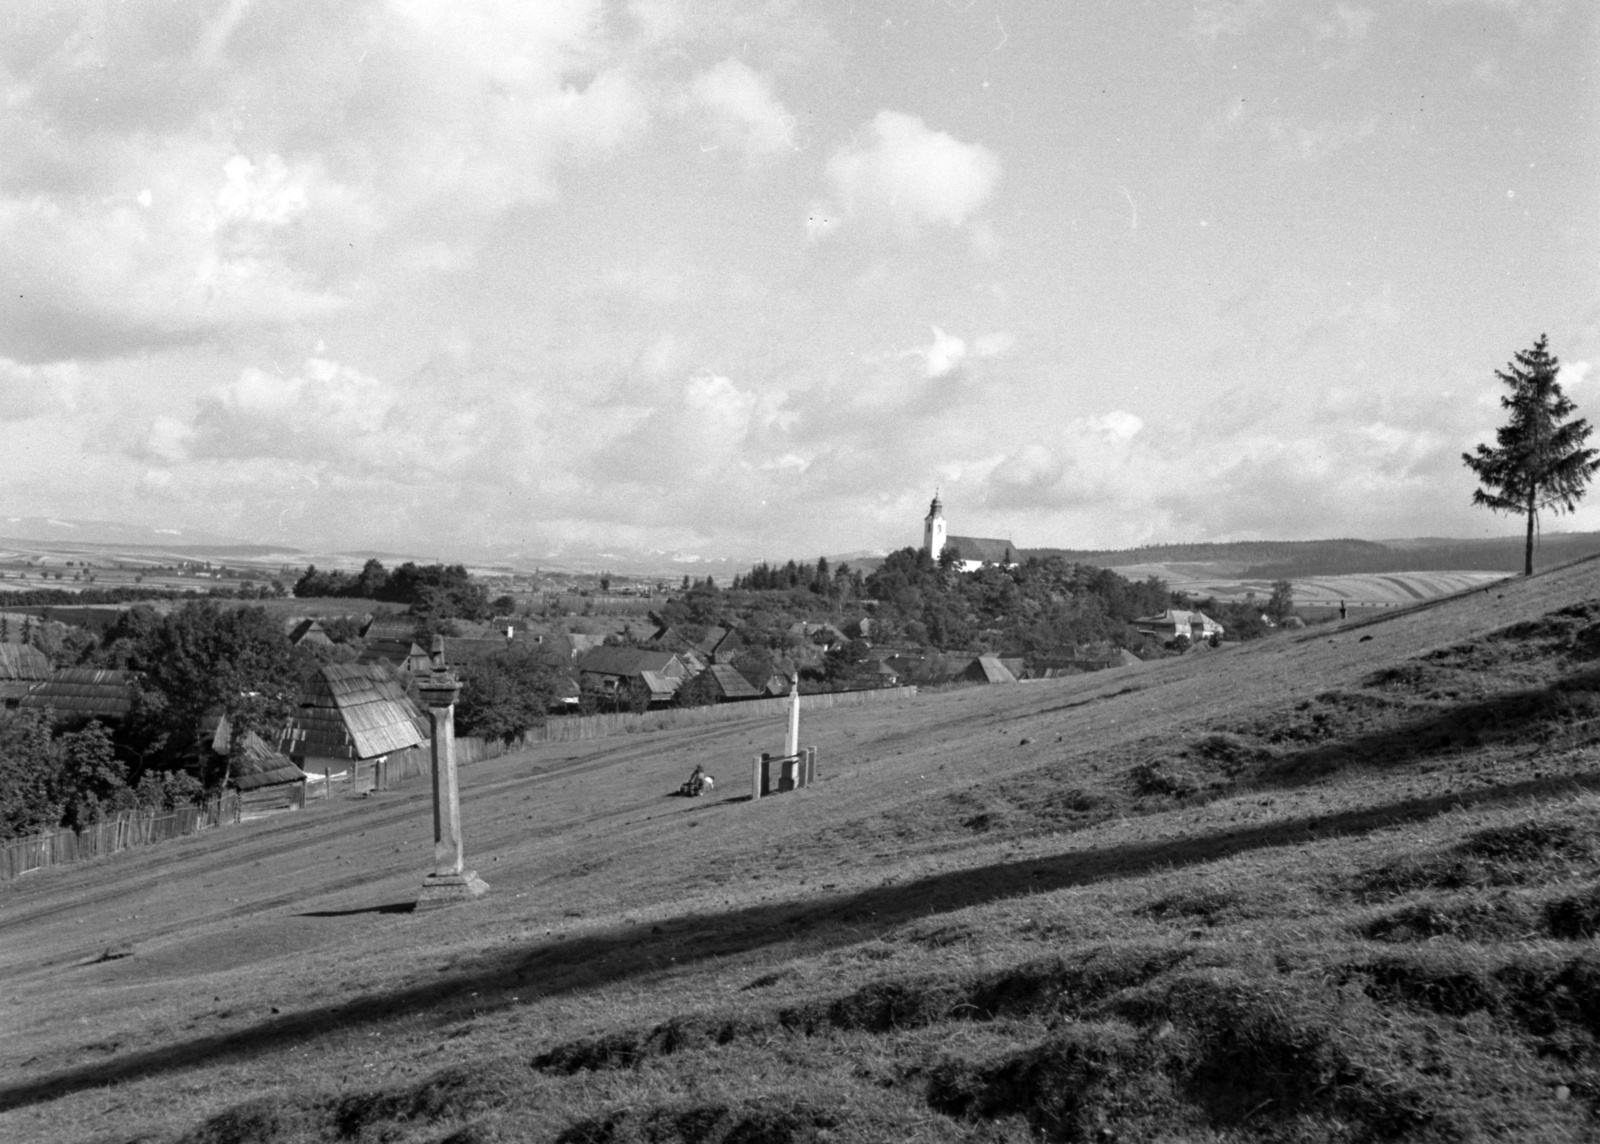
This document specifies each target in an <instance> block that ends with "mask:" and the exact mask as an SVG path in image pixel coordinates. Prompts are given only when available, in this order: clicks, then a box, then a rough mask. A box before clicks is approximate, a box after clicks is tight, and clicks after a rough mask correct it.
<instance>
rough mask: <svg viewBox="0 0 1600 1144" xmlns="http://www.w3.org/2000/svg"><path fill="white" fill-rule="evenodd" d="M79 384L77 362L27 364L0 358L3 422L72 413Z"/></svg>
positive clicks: (0, 408)
mask: <svg viewBox="0 0 1600 1144" xmlns="http://www.w3.org/2000/svg"><path fill="white" fill-rule="evenodd" d="M78 386H79V370H78V366H77V365H76V363H73V362H53V363H51V364H49V365H25V364H23V363H22V362H17V361H12V360H11V359H9V358H0V421H31V420H33V419H34V418H36V417H44V416H48V415H50V414H55V413H68V412H71V411H72V410H73V408H75V406H76V404H77V400H76V398H77V392H78Z"/></svg>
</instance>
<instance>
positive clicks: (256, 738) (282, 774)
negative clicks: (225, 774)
mask: <svg viewBox="0 0 1600 1144" xmlns="http://www.w3.org/2000/svg"><path fill="white" fill-rule="evenodd" d="M305 777H306V773H305V772H304V771H302V770H301V769H300V768H299V767H297V766H295V765H294V764H293V763H292V762H290V761H289V759H288V757H287V756H285V755H281V754H279V753H278V752H277V751H274V750H273V749H272V748H271V747H269V746H267V744H266V743H265V742H263V741H262V739H261V736H260V735H257V734H256V733H255V732H254V731H248V732H246V733H245V737H244V750H243V751H242V752H241V754H240V757H239V758H238V759H236V760H235V761H234V772H233V776H232V781H233V785H234V786H236V787H238V788H239V789H240V790H257V789H259V788H261V787H267V786H281V785H282V784H284V783H297V782H299V781H301V780H302V779H304V778H305Z"/></svg>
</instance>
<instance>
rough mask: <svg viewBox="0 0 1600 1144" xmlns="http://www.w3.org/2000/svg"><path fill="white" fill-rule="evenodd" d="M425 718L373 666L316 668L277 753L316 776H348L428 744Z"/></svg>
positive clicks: (402, 688)
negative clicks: (402, 752) (347, 774)
mask: <svg viewBox="0 0 1600 1144" xmlns="http://www.w3.org/2000/svg"><path fill="white" fill-rule="evenodd" d="M430 734H431V728H430V725H429V723H428V717H427V716H426V715H424V714H423V713H422V711H421V709H420V708H418V707H417V705H416V704H415V703H413V702H412V701H411V699H410V698H409V697H408V696H407V695H406V691H405V686H404V685H403V684H402V683H401V682H400V680H399V679H397V678H396V677H395V676H394V675H393V674H392V673H391V672H390V671H389V670H388V669H387V668H385V667H383V666H382V665H377V664H359V663H340V664H328V665H326V666H323V667H319V668H318V669H317V672H316V674H315V675H313V676H312V677H311V678H310V679H309V680H307V681H306V683H305V686H304V687H303V688H302V689H301V692H300V702H299V705H298V706H297V707H296V708H295V710H294V713H293V714H292V715H291V716H290V717H289V724H288V726H287V727H286V728H285V729H284V731H283V734H282V737H281V738H280V739H279V740H278V749H279V750H280V751H282V752H283V753H284V754H286V755H288V756H289V758H290V760H291V761H293V762H294V763H295V765H296V766H298V767H300V769H301V770H303V771H306V772H308V773H309V774H311V775H313V776H315V775H320V774H327V775H330V776H331V775H334V774H344V773H347V772H348V771H349V770H350V769H351V768H357V769H359V768H360V767H361V766H362V765H363V764H367V763H372V764H376V763H379V762H381V761H382V760H384V759H385V758H387V757H388V756H389V755H390V754H392V753H394V752H396V751H404V750H407V749H409V748H411V747H419V746H422V745H423V744H424V743H426V742H428V741H429V736H430Z"/></svg>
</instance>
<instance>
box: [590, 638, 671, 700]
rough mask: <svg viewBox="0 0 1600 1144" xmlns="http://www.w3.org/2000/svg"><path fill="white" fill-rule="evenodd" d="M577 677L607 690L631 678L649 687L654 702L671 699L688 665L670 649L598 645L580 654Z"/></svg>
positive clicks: (609, 691)
mask: <svg viewBox="0 0 1600 1144" xmlns="http://www.w3.org/2000/svg"><path fill="white" fill-rule="evenodd" d="M577 668H578V673H579V675H578V678H579V680H580V681H581V682H583V683H584V684H586V685H587V686H589V687H590V688H592V689H594V690H596V691H600V692H603V693H606V694H611V693H614V692H616V691H618V690H619V689H621V688H622V687H623V686H624V684H625V683H627V682H628V681H634V682H637V683H641V684H643V685H644V686H646V687H648V688H649V689H650V700H651V702H660V701H664V700H668V699H671V698H672V697H673V696H674V695H676V694H677V691H678V688H679V687H681V686H682V685H683V681H684V679H685V678H687V676H688V675H689V668H688V666H687V665H686V664H685V663H684V662H683V660H682V659H680V658H679V657H678V656H677V655H675V654H674V653H672V652H670V651H648V650H646V649H645V648H639V647H597V648H591V649H589V650H588V651H586V652H584V653H583V654H582V655H580V656H579V657H578V662H577Z"/></svg>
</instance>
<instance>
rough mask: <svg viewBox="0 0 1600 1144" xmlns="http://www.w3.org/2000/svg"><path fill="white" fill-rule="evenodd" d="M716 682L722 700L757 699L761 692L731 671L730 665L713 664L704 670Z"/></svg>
mask: <svg viewBox="0 0 1600 1144" xmlns="http://www.w3.org/2000/svg"><path fill="white" fill-rule="evenodd" d="M706 670H707V671H709V672H710V673H711V678H712V679H714V680H716V683H717V688H718V690H720V691H721V692H722V697H723V698H724V699H759V698H761V691H760V689H759V688H757V687H756V686H754V685H753V684H752V683H751V682H750V681H749V680H748V679H746V678H745V677H744V676H742V675H740V674H739V673H738V672H737V671H735V670H734V669H733V666H732V665H731V664H726V663H714V664H712V665H711V666H710V667H708V668H707V669H706Z"/></svg>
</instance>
